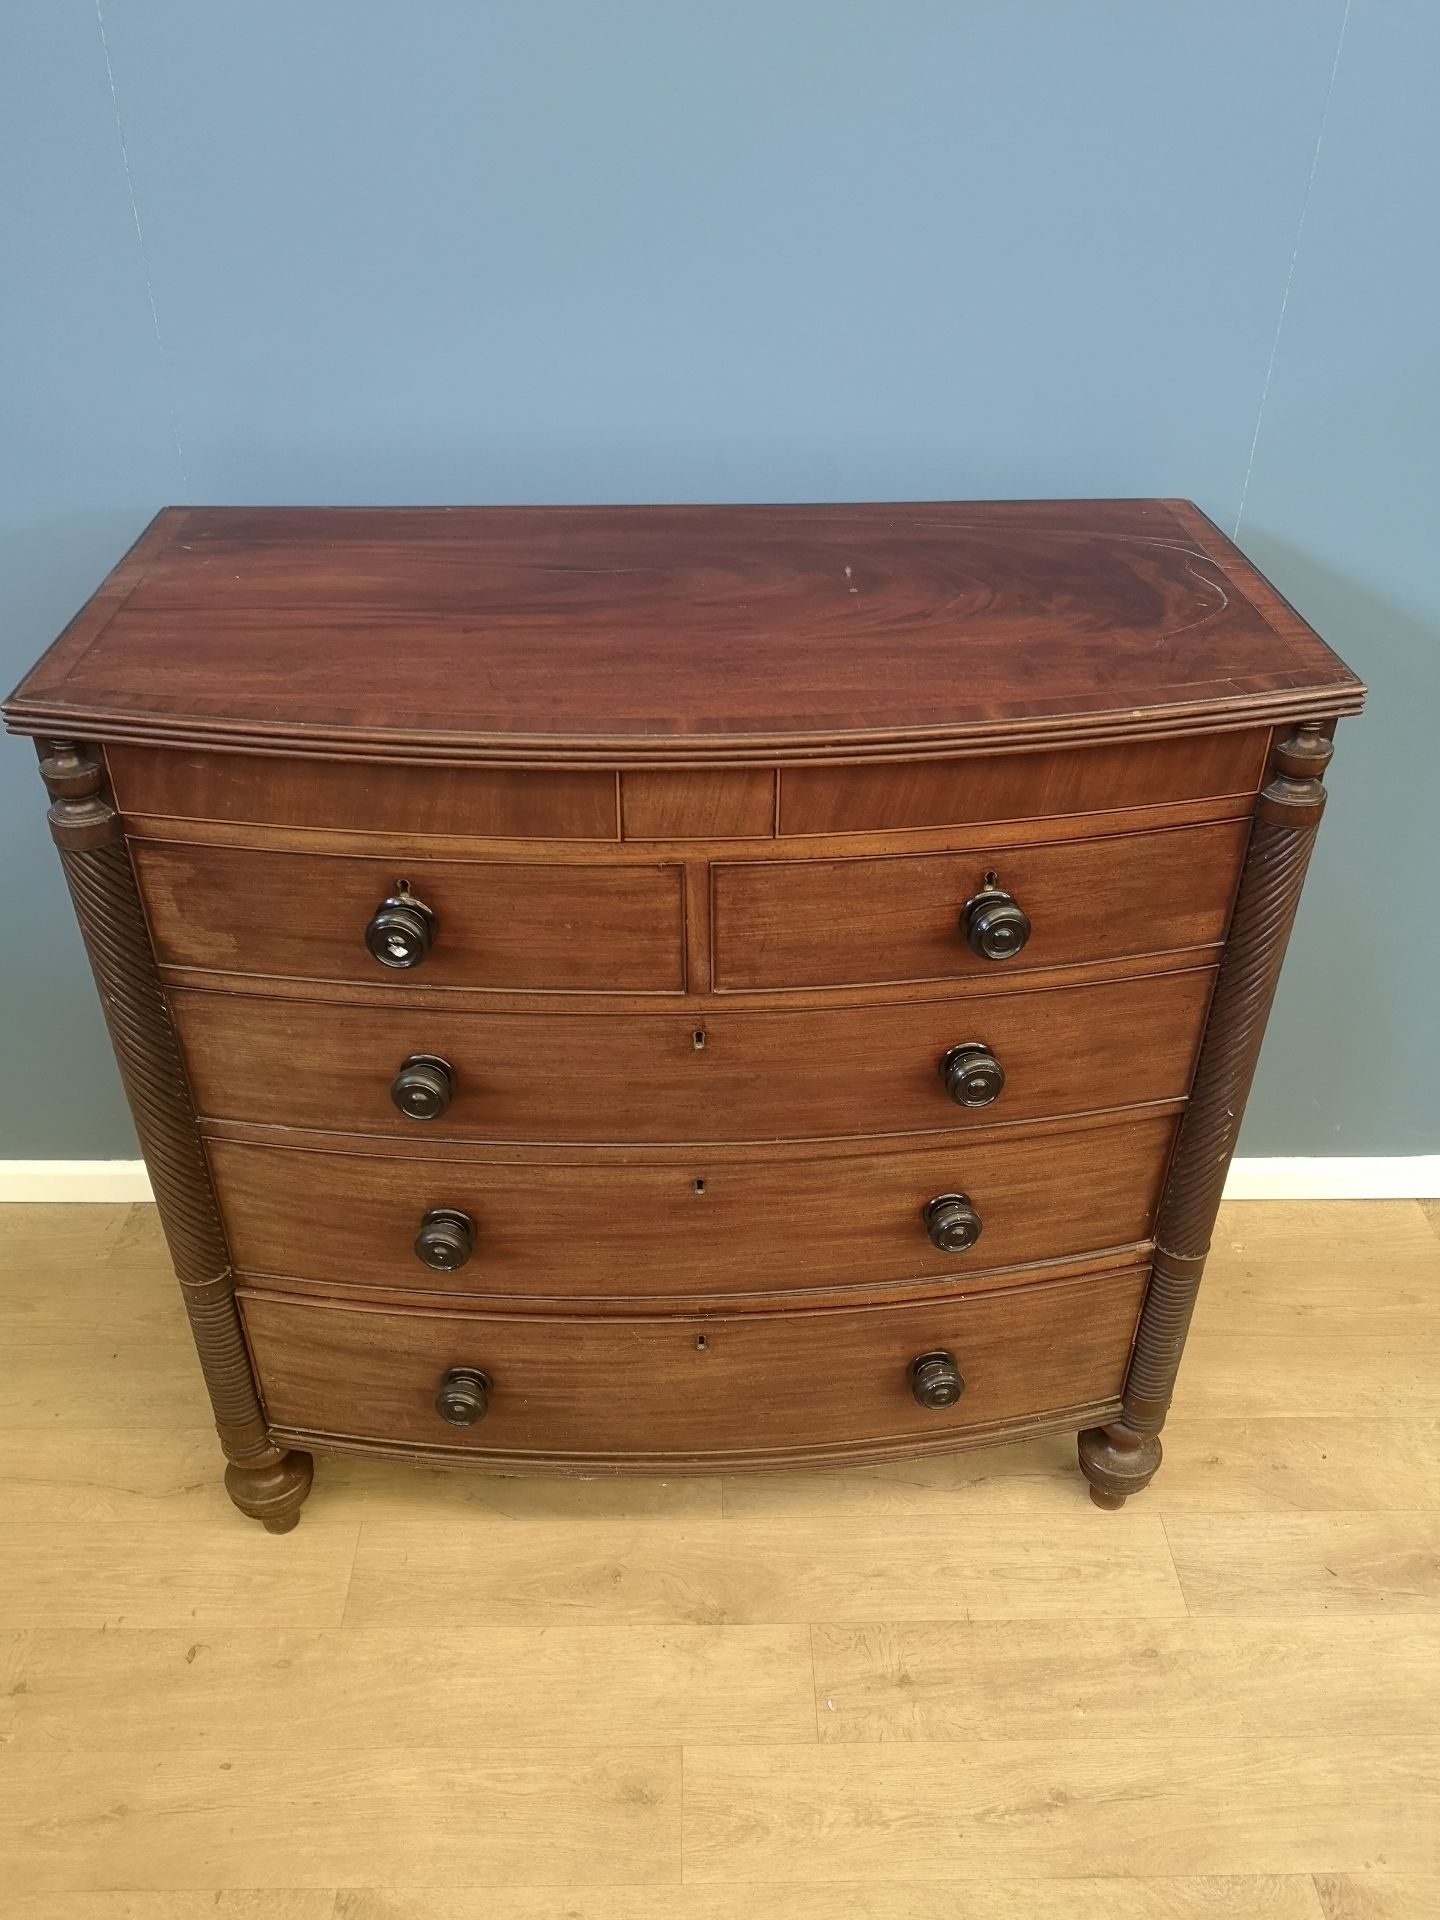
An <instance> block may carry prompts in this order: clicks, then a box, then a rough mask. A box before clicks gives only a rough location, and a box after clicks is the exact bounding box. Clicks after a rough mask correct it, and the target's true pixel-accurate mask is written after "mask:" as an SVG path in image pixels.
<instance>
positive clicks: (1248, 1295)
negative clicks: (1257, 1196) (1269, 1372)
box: [1194, 1200, 1440, 1339]
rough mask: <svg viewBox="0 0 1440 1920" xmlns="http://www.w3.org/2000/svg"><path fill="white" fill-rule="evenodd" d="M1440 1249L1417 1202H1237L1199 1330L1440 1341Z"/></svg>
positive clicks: (1223, 1231) (1209, 1276)
mask: <svg viewBox="0 0 1440 1920" xmlns="http://www.w3.org/2000/svg"><path fill="white" fill-rule="evenodd" d="M1437 1282H1440V1244H1437V1243H1436V1240H1435V1236H1434V1234H1433V1232H1432V1231H1431V1229H1430V1225H1429V1222H1428V1221H1427V1220H1426V1218H1425V1215H1424V1212H1423V1210H1422V1209H1421V1208H1420V1207H1419V1206H1418V1205H1417V1204H1416V1202H1415V1201H1413V1200H1309V1201H1292V1202H1289V1203H1287V1204H1286V1205H1285V1206H1283V1207H1277V1206H1270V1205H1267V1204H1265V1203H1264V1202H1257V1201H1253V1200H1237V1201H1232V1202H1230V1203H1229V1204H1227V1205H1226V1206H1224V1207H1222V1208H1221V1210H1220V1218H1219V1220H1218V1221H1217V1222H1216V1226H1215V1234H1214V1238H1213V1240H1212V1242H1211V1247H1210V1257H1209V1259H1208V1260H1207V1261H1206V1264H1205V1279H1204V1283H1203V1284H1202V1286H1201V1288H1200V1298H1199V1301H1198V1303H1197V1305H1196V1309H1195V1320H1194V1326H1195V1330H1196V1332H1197V1333H1210V1332H1212V1331H1223V1330H1225V1329H1226V1328H1233V1327H1247V1328H1252V1329H1253V1330H1254V1332H1255V1333H1256V1334H1257V1335H1260V1336H1269V1335H1274V1334H1279V1335H1285V1336H1289V1337H1292V1338H1293V1337H1294V1336H1296V1335H1300V1334H1305V1333H1307V1332H1309V1333H1319V1334H1322V1335H1325V1336H1327V1337H1333V1336H1334V1335H1335V1334H1337V1333H1342V1332H1344V1331H1346V1330H1347V1329H1353V1330H1354V1331H1355V1332H1357V1333H1363V1334H1365V1335H1366V1336H1367V1337H1368V1336H1374V1335H1376V1334H1382V1333H1386V1332H1389V1331H1395V1332H1398V1333H1401V1334H1404V1335H1406V1336H1417V1335H1420V1334H1424V1335H1425V1336H1427V1337H1428V1338H1431V1339H1434V1338H1437V1337H1440V1285H1437Z"/></svg>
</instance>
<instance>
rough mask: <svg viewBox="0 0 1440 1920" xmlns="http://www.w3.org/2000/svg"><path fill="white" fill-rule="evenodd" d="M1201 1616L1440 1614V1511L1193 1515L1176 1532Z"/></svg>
mask: <svg viewBox="0 0 1440 1920" xmlns="http://www.w3.org/2000/svg"><path fill="white" fill-rule="evenodd" d="M1167 1532H1168V1535H1169V1539H1170V1548H1171V1551H1172V1553H1173V1554H1174V1556H1175V1565H1176V1567H1177V1569H1178V1571H1179V1574H1180V1582H1181V1585H1182V1586H1183V1587H1184V1589H1185V1597H1186V1601H1187V1603H1188V1605H1189V1607H1190V1609H1191V1611H1192V1612H1193V1613H1206V1614H1209V1613H1220V1614H1250V1613H1268V1614H1290V1613H1294V1614H1306V1613H1310V1614H1327V1613H1359V1614H1411V1613H1414V1614H1431V1615H1433V1614H1440V1515H1436V1514H1435V1513H1434V1512H1433V1511H1432V1512H1429V1513H1420V1514H1389V1513H1373V1514H1372V1513H1300V1514H1226V1515H1224V1516H1219V1515H1211V1514H1199V1513H1197V1514H1183V1515H1177V1516H1175V1517H1173V1518H1172V1519H1171V1520H1170V1521H1169V1523H1168V1527H1167Z"/></svg>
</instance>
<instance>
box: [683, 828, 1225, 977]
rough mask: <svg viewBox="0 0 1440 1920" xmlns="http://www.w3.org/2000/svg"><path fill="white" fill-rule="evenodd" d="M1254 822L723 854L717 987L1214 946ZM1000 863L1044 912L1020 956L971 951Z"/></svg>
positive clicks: (969, 969) (1027, 900)
mask: <svg viewBox="0 0 1440 1920" xmlns="http://www.w3.org/2000/svg"><path fill="white" fill-rule="evenodd" d="M1248 832H1249V829H1248V826H1247V824H1246V823H1245V822H1243V821H1227V822H1223V823H1221V824H1218V825H1215V826H1209V827H1187V828H1184V829H1179V830H1176V831H1173V832H1169V833H1154V834H1122V835H1116V836H1114V837H1112V838H1108V839H1103V840H1089V841H1075V842H1070V843H1067V844H1066V845H1065V846H1064V847H1007V846H1003V845H999V844H997V845H996V846H995V847H994V848H993V849H992V850H991V851H990V852H989V853H987V854H983V855H981V854H895V855H891V856H889V857H888V858H883V859H855V860H806V861H803V862H802V861H781V860H766V861H758V860H757V861H724V860H722V861H717V862H716V863H715V865H714V866H713V867H712V869H711V873H712V888H713V899H714V928H713V934H712V945H713V959H714V977H715V985H716V987H717V988H721V989H724V990H726V991H729V992H746V991H752V990H756V989H764V988H767V987H826V986H843V985H849V984H860V983H864V982H881V981H888V980H941V979H947V978H950V977H957V976H958V977H971V978H973V977H976V976H981V977H984V976H987V975H988V976H994V975H996V974H999V973H1002V972H1004V971H1006V969H1007V968H1008V967H1012V966H1013V967H1015V968H1016V969H1017V970H1018V969H1019V968H1027V969H1029V968H1039V967H1058V966H1064V965H1066V964H1067V963H1070V962H1074V961H1078V960H1101V959H1114V958H1118V957H1121V956H1124V955H1129V954H1137V953H1158V952H1169V951H1175V950H1180V949H1185V948H1200V947H1207V946H1212V945H1214V944H1215V943H1216V942H1217V941H1219V940H1220V939H1222V938H1223V936H1224V933H1225V926H1226V922H1227V921H1228V919H1229V916H1230V905H1231V901H1232V899H1233V897H1234V892H1235V882H1236V880H1237V878H1238V877H1239V872H1240V860H1241V856H1242V854H1243V853H1244V850H1245V842H1246V839H1247V837H1248ZM988 871H993V872H995V873H996V874H997V875H998V876H999V884H1000V885H1001V886H1002V887H1004V888H1005V889H1006V890H1007V891H1008V892H1010V893H1012V894H1014V895H1015V897H1016V898H1017V899H1018V900H1019V902H1020V904H1021V906H1022V907H1024V909H1025V911H1026V913H1027V914H1028V915H1029V916H1030V920H1031V924H1032V928H1033V931H1032V933H1031V936H1030V940H1029V943H1028V945H1027V946H1026V947H1025V949H1024V951H1023V953H1022V955H1021V956H1020V957H1019V959H1018V960H1017V961H1013V962H1002V963H1000V964H998V965H997V963H996V962H994V961H989V960H983V959H981V958H979V957H978V956H977V955H975V954H974V953H972V952H971V951H970V948H969V947H968V946H967V944H966V942H965V939H964V936H963V935H962V934H961V932H960V929H959V925H958V917H959V914H960V910H961V908H962V907H963V906H964V905H965V902H966V901H967V900H968V899H969V898H970V897H971V896H972V895H973V894H976V893H978V892H979V891H980V889H981V887H982V886H983V884H984V878H985V874H986V873H987V872H988Z"/></svg>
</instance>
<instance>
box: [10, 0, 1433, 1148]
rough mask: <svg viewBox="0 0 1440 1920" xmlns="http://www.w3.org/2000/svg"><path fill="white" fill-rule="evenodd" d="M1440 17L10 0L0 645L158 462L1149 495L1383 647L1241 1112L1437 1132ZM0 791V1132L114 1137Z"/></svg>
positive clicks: (548, 488) (233, 494)
mask: <svg viewBox="0 0 1440 1920" xmlns="http://www.w3.org/2000/svg"><path fill="white" fill-rule="evenodd" d="M1347 12H1348V19H1347V18H1346V15H1347ZM1437 15H1440V9H1436V8H1435V6H1434V4H1433V0H1353V4H1352V5H1351V6H1350V7H1349V8H1348V9H1347V7H1346V5H1345V0H1210V3H1209V4H1207V5H1205V6H1203V7H1194V6H1192V7H1183V8H1182V7H1166V6H1158V7H1157V6H1156V5H1155V4H1154V0H1094V3H1093V4H1089V5H1077V4H1075V0H983V3H982V0H934V4H932V3H931V0H763V4H762V3H761V0H727V4H726V5H723V6H701V5H699V4H687V3H686V0H607V3H606V4H604V5H597V4H590V3H584V4H582V0H566V3H562V0H413V3H412V4H411V5H409V6H404V7H401V6H397V5H394V4H390V3H386V0H301V3H300V4H296V0H283V3H282V0H245V4H243V5H236V6H220V5H215V4H198V5H197V4H196V0H101V5H100V7H99V8H98V9H97V7H96V5H95V0H9V6H8V8H7V9H6V10H5V19H4V25H3V28H0V32H3V34H4V37H5V44H4V45H3V47H0V89H3V97H0V120H3V127H0V139H3V140H4V141H5V142H6V143H7V144H8V145H9V148H10V151H9V154H8V156H7V158H8V164H7V169H6V177H7V181H8V186H7V188H6V192H5V201H6V214H7V217H8V218H9V220H10V221H11V223H12V226H13V231H12V232H11V234H10V235H9V236H8V237H7V239H6V242H5V259H6V265H7V268H8V270H9V272H10V274H11V275H12V276H13V283H12V287H11V294H12V299H11V302H10V308H9V318H8V320H7V321H6V323H5V328H6V334H5V338H4V339H3V341H0V364H3V367H4V385H5V388H6V400H5V405H6V413H7V421H6V425H5V429H4V433H5V447H4V452H3V455H0V459H3V473H0V539H3V543H4V544H3V555H0V558H3V562H4V565H3V575H0V595H3V603H0V613H3V620H0V655H3V657H0V677H4V678H5V679H6V680H7V681H13V680H15V679H16V678H18V676H19V674H20V672H21V671H22V670H23V669H24V667H26V666H27V665H28V664H29V661H30V659H31V658H32V657H33V655H34V654H35V653H36V652H37V651H38V650H39V649H40V647H41V646H42V645H43V644H45V643H46V642H47V641H48V640H49V639H50V638H51V637H52V636H53V634H54V632H55V631H56V630H57V629H58V627H59V626H60V625H61V624H62V623H63V621H64V620H65V619H66V618H67V617H68V615H69V614H70V613H71V612H72V611H73V610H74V608H75V606H76V605H78V604H79V602H80V601H81V600H83V599H84V598H85V596H86V594H87V593H88V592H89V591H90V590H91V588H92V587H93V586H94V585H95V584H96V583H97V581H98V580H99V579H100V577H101V576H102V575H103V574H104V572H105V571H106V569H107V568H108V567H109V566H110V565H111V564H112V563H113V562H114V560H115V559H116V558H118V556H119V554H120V553H121V551H122V550H123V548H124V547H125V546H126V545H127V544H128V542H129V541H130V539H131V538H132V537H133V536H134V534H135V533H136V532H138V530H139V529H140V527H141V526H142V525H143V524H144V522H145V521H146V520H147V519H148V518H149V517H150V515H151V514H152V513H153V512H154V510H155V509H156V508H157V507H158V506H160V505H161V504H163V503H165V502H167V501H186V500H193V501H206V502H227V501H251V500H254V501H292V502H303V501H341V502H343V501H396V502H400V501H417V500H424V501H449V500H468V501H526V500H530V501H552V500H555V501H558V500H571V501H576V500H658V499H677V500H681V499H683V500H706V499H757V498H758V499H844V498H855V497H859V498H872V499H874V498H885V497H899V498H910V499H914V498H917V497H922V496H940V497H944V496H950V497H961V498H963V497H967V496H986V495H996V496H1003V495H1055V494H1144V493H1163V494H1187V495H1190V496H1192V497H1194V498H1195V499H1197V500H1199V501H1200V503H1201V504H1202V506H1204V507H1205V508H1206V509H1207V511H1208V512H1210V513H1211V514H1212V515H1213V516H1214V517H1215V518H1216V519H1217V520H1218V521H1219V522H1220V523H1221V524H1222V525H1223V526H1224V527H1225V528H1226V529H1227V530H1229V529H1232V528H1236V527H1237V526H1238V535H1239V539H1240V541H1241V543H1242V545H1244V546H1245V548H1246V549H1247V551H1249V552H1250V553H1251V554H1253V555H1254V557H1255V558H1256V559H1257V560H1258V562H1259V563H1260V565H1261V566H1262V567H1264V568H1265V569H1266V570H1267V571H1269V572H1270V573H1271V574H1272V576H1273V577H1274V578H1275V579H1276V580H1277V581H1278V582H1279V584H1280V585H1281V586H1282V587H1283V588H1284V590H1285V591H1286V592H1287V593H1288V594H1289V595H1290V596H1291V598H1292V599H1294V600H1295V602H1296V603H1297V604H1298V605H1299V607H1300V608H1301V610H1302V611H1303V612H1304V613H1306V614H1307V615H1308V616H1309V617H1310V618H1311V619H1313V620H1314V621H1315V622H1316V623H1317V624H1318V625H1319V626H1320V627H1321V629H1322V631H1324V632H1325V633H1326V634H1327V635H1328V636H1329V637H1330V638H1331V639H1332V640H1333V641H1334V642H1335V644H1336V645H1337V646H1338V647H1339V649H1340V650H1341V652H1343V653H1344V654H1345V655H1346V657H1347V658H1348V659H1349V660H1350V662H1351V664H1352V665H1353V666H1354V667H1355V668H1356V669H1357V670H1358V671H1359V672H1360V673H1362V674H1363V675H1364V676H1365V677H1366V678H1367V679H1369V680H1370V681H1371V682H1372V684H1373V686H1374V688H1375V694H1374V698H1373V705H1372V709H1371V714H1370V715H1369V716H1368V717H1367V718H1366V719H1364V720H1362V721H1359V722H1354V723H1351V724H1349V725H1347V726H1346V728H1345V729H1344V730H1343V734H1342V748H1341V753H1340V755H1339V757H1338V758H1337V762H1336V767H1335V770H1334V773H1333V776H1332V782H1331V784H1332V787H1333V790H1334V793H1335V804H1334V806H1333V808H1332V812H1331V819H1330V821H1329V822H1328V823H1327V827H1326V831H1325V835H1324V837H1323V840H1322V851H1321V853H1320V855H1319V856H1318V860H1317V870H1316V872H1315V876H1314V879H1313V881H1312V886H1311V891H1310V894H1309V895H1308V897H1307V901H1306V904H1305V908H1304V929H1303V932H1304V938H1303V940H1302V941H1301V943H1300V945H1299V948H1298V950H1297V952H1296V954H1295V957H1294V960H1293V962H1292V965H1291V967H1290V969H1289V970H1288V972H1287V976H1286V982H1285V987H1284V991H1283V994H1282V1005H1281V1007H1280V1009H1279V1011H1278V1013H1277V1016H1276V1023H1275V1027H1274V1030H1273V1035H1272V1039H1271V1041H1270V1043H1269V1044H1268V1046H1267V1049H1266V1054H1265V1059H1264V1062H1263V1065H1262V1071H1261V1077H1260V1082H1259V1085H1258V1086H1257V1089H1256V1094H1255V1098H1254V1101H1253V1103H1252V1109H1251V1115H1250V1119H1249V1121H1248V1123H1247V1127H1246V1134H1245V1140H1244V1150H1245V1151H1248V1152H1250V1153H1327V1152H1330V1153H1390V1152H1419V1151H1433V1150H1435V1149H1436V1148H1437V1146H1440V1137H1437V1136H1440V1122H1437V1118H1436V1103H1435V1099H1434V1091H1433V1090H1434V1087H1435V1085H1436V1081H1437V1066H1440V1061H1437V1047H1436V1023H1435V1019H1434V1017H1433V1012H1432V996H1431V993H1430V978H1429V977H1427V967H1426V965H1425V961H1424V955H1425V953H1426V952H1427V951H1428V953H1429V955H1430V964H1429V969H1428V974H1429V975H1430V976H1433V956H1434V951H1435V931H1436V923H1437V911H1436V906H1435V903H1434V901H1433V899H1432V898H1430V897H1429V896H1430V895H1432V894H1433V892H1434V879H1435V873H1436V863H1435V857H1434V852H1433V847H1432V833H1431V829H1430V825H1429V822H1428V820H1427V819H1426V817H1425V816H1426V814H1427V812H1433V810H1434V804H1435V796H1436V781H1435V772H1434V765H1435V758H1436V756H1435V753H1434V749H1433V745H1432V744H1431V741H1432V740H1433V734H1434V722H1433V716H1434V715H1435V713H1436V712H1437V709H1440V670H1437V634H1440V570H1437V569H1435V568H1434V567H1433V566H1432V565H1431V564H1430V561H1431V554H1432V552H1433V550H1434V546H1435V535H1434V528H1433V520H1434V517H1435V509H1436V505H1437V502H1436V498H1435V491H1436V489H1435V475H1436V463H1435V452H1434V450H1435V447H1436V445H1437V443H1440V418H1437V414H1440V387H1437V377H1436V366H1435V354H1434V346H1433V333H1434V315H1435V312H1436V309H1437V304H1440V302H1437V295H1440V286H1437V278H1440V276H1437V270H1436V264H1435V250H1434V246H1433V219H1434V209H1435V207H1436V205H1437V204H1440V178H1437V174H1440V166H1437V157H1440V136H1437V131H1436V116H1435V114H1434V112H1433V100H1432V99H1430V98H1428V97H1427V95H1428V93H1429V92H1430V90H1431V88H1432V87H1433V80H1434V75H1435V72H1436V71H1437V59H1440V18H1437ZM102 16H103V30H102V25H101V20H102ZM1422 734H1424V735H1427V736H1429V738H1425V739H1422ZM1427 748H1428V749H1429V750H1428V751H1427ZM0 784H3V793H0V802H3V805H4V809H5V817H6V818H7V819H8V820H9V821H10V822H11V827H10V830H9V832H8V833H7V836H6V847H5V853H4V860H5V870H4V874H3V880H4V883H5V885H6V888H7V897H8V898H9V899H10V901H11V902H12V908H11V935H12V937H11V939H10V940H9V941H7V943H6V947H7V954H6V962H5V993H4V995H3V1002H0V1004H3V1007H4V1016H3V1017H4V1019H5V1020H6V1022H7V1024H8V1027H9V1031H8V1032H7V1034H6V1037H5V1041H4V1047H5V1057H6V1059H7V1063H8V1065H9V1067H10V1069H11V1071H10V1072H9V1074H8V1076H7V1080H6V1085H5V1089H4V1092H3V1095H0V1156H6V1155H9V1156H22V1155H37V1156H61V1155H71V1154H95V1155H101V1154H127V1153H130V1152H132V1151H133V1143H132V1137H131V1135H130V1132H129V1128H128V1123H127V1121H126V1120H125V1118H124V1114H123V1105H122V1102H121V1100H120V1096H119V1093H118V1089H117V1087H116V1084H115V1081H114V1076H113V1072H112V1069H111V1067H110V1065H109V1061H108V1057H107V1055H106V1053H105V1050H104V1043H103V1039H102V1036H101V1028H100V1023H99V1018H98V1014H97V1013H96V1012H95V1010H94V1006H93V999H92V995H91V992H90V989H89V985H88V981H87V979H86V977H85V972H84V963H83V959H82V957H81V954H80V948H79V942H78V939H77V938H76V937H75V935H74V933H73V930H72V929H71V927H70V924H69V918H68V910H67V908H66V907H65V905H64V903H63V900H62V893H61V888H60V886H59V883H58V879H57V877H56V874H55V871H54V866H53V860H52V857H51V853H50V850H49V846H48V842H47V840H46V837H45V834H44V828H43V817H42V809H41V806H40V790H39V787H38V783H37V781H36V779H35V775H34V772H33V765H32V762H31V758H30V755H29V750H28V748H27V747H25V746H24V745H23V743H11V744H10V745H9V746H8V748H7V750H5V751H4V752H3V753H0ZM1427 803H1428V805H1427ZM1426 876H1428V881H1427V880H1426ZM21 889H23V890H24V893H23V898H24V901H25V907H24V911H23V913H22V912H20V911H19V910H18V909H17V908H16V906H15V905H14V904H13V903H14V902H15V900H16V899H17V895H18V893H19V890H21ZM1361 890H1363V892H1364V894H1365V895H1366V898H1367V902H1368V903H1370V904H1368V907H1367V908H1366V909H1362V908H1361V907H1360V906H1359V905H1358V904H1357V901H1356V894H1357V891H1361ZM1362 911H1368V912H1369V914H1370V915H1371V917H1370V918H1369V919H1368V921H1367V920H1362V919H1361V918H1360V914H1361V913H1362Z"/></svg>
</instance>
